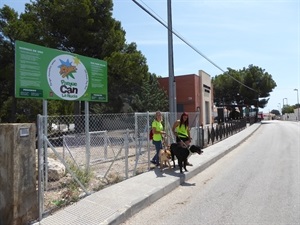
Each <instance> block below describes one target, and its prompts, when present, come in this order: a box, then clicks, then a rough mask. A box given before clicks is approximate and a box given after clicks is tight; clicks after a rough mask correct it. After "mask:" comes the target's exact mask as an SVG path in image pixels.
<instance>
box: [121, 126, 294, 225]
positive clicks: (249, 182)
mask: <svg viewBox="0 0 300 225" xmlns="http://www.w3.org/2000/svg"><path fill="white" fill-rule="evenodd" d="M148 224H149V225H154V224H155V225H163V224H170V225H177V224H184V225H218V224H220V225H224V224H226V225H231V224H236V225H246V224H249V225H250V224H251V225H277V224H278V225H299V224H300V123H299V122H298V123H297V122H289V121H264V122H262V125H261V127H260V128H259V129H258V130H257V131H256V132H255V133H254V135H252V136H251V137H250V138H248V139H247V140H246V141H245V142H244V143H242V144H241V145H240V146H239V147H238V148H236V149H235V150H233V151H232V152H230V153H229V154H228V155H226V156H225V157H223V158H222V159H220V160H219V161H217V162H216V163H215V164H213V165H212V166H210V167H209V168H207V169H206V170H205V171H203V172H201V173H200V174H198V175H197V176H195V177H193V178H192V179H190V180H188V181H187V182H186V183H185V184H183V185H181V186H180V187H179V188H177V189H175V190H174V191H172V192H171V193H169V194H168V195H166V196H164V197H163V198H161V199H160V200H158V201H156V202H155V203H153V204H152V205H151V206H149V207H147V208H146V209H144V210H142V211H140V212H139V213H137V214H136V215H134V216H133V217H131V218H130V219H128V220H127V221H126V222H124V223H123V224H122V225H148Z"/></svg>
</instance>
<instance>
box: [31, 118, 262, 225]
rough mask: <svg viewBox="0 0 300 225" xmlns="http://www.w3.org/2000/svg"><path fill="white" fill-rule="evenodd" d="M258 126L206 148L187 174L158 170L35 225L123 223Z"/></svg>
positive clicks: (237, 144) (211, 161)
mask: <svg viewBox="0 0 300 225" xmlns="http://www.w3.org/2000/svg"><path fill="white" fill-rule="evenodd" d="M259 127H260V123H256V124H253V125H251V126H249V127H247V128H246V129H244V130H242V131H240V132H239V133H236V134H234V135H232V136H230V137H228V138H226V139H224V140H222V141H220V142H218V143H216V144H214V145H212V146H209V147H207V148H205V149H204V153H203V154H202V155H193V156H192V157H190V158H189V162H190V163H192V164H193V166H192V167H188V169H189V171H188V172H186V173H184V174H180V173H179V169H178V168H177V169H176V171H174V170H173V169H172V170H168V169H165V170H163V172H161V171H160V169H159V168H155V169H154V170H151V171H149V172H146V173H142V174H140V175H138V176H135V177H132V178H130V179H127V180H125V181H122V182H120V183H117V184H114V185H112V186H110V187H108V188H105V189H103V190H100V191H98V192H96V193H93V194H91V195H90V196H87V197H86V198H84V199H82V200H81V201H79V202H78V203H76V204H73V205H71V206H68V207H66V208H65V209H62V210H60V211H58V212H56V213H55V214H54V215H50V216H48V217H46V218H44V219H43V220H42V221H41V222H39V223H35V224H41V225H53V224H72V225H76V224H89V225H93V224H95V225H96V224H97V225H99V224H101V225H118V224H120V223H123V222H125V221H126V220H127V219H128V218H130V217H132V216H133V215H134V214H136V213H138V212H139V211H141V210H142V209H144V208H146V207H147V206H149V205H151V204H152V203H153V202H155V201H157V200H158V199H160V198H161V197H163V196H165V195H167V194H168V193H169V192H170V191H173V190H174V189H176V188H177V187H178V186H179V185H181V184H184V183H185V182H186V181H187V180H189V179H190V178H192V177H194V176H196V175H198V174H199V173H201V172H202V171H203V170H205V169H206V168H208V167H209V166H210V165H212V164H213V163H215V162H217V161H218V160H219V159H221V158H222V157H223V156H225V155H226V154H228V153H229V152H231V151H232V150H233V149H235V148H236V147H237V146H239V145H240V144H241V143H242V142H244V141H246V140H247V139H248V138H249V137H250V136H251V135H252V134H253V133H254V132H255V131H256V130H257V129H258V128H259Z"/></svg>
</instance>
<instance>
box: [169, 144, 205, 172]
mask: <svg viewBox="0 0 300 225" xmlns="http://www.w3.org/2000/svg"><path fill="white" fill-rule="evenodd" d="M170 149H171V158H172V161H173V168H174V169H175V156H176V158H177V161H178V165H179V169H180V173H183V171H182V169H184V170H185V171H186V172H187V171H188V170H187V169H186V165H187V158H188V156H189V154H190V151H191V152H192V153H198V154H199V155H200V154H202V153H203V151H202V150H201V148H200V146H197V145H191V146H190V147H188V148H184V147H182V146H181V145H180V144H178V143H172V144H171V146H170Z"/></svg>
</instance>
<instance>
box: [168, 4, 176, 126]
mask: <svg viewBox="0 0 300 225" xmlns="http://www.w3.org/2000/svg"><path fill="white" fill-rule="evenodd" d="M167 12H168V53H169V55H168V60H169V111H170V113H171V118H170V119H171V121H170V122H171V124H173V123H174V122H175V121H176V116H177V115H176V114H177V113H176V112H177V109H176V108H177V107H176V106H177V103H176V82H175V77H174V61H173V32H172V30H173V27H172V7H171V0H168V2H167Z"/></svg>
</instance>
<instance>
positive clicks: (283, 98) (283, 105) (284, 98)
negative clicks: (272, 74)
mask: <svg viewBox="0 0 300 225" xmlns="http://www.w3.org/2000/svg"><path fill="white" fill-rule="evenodd" d="M284 99H286V105H287V104H288V99H287V98H283V99H282V107H284Z"/></svg>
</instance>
